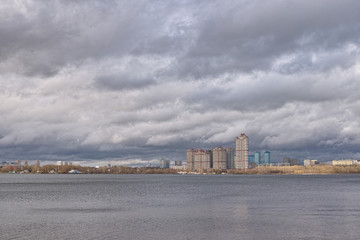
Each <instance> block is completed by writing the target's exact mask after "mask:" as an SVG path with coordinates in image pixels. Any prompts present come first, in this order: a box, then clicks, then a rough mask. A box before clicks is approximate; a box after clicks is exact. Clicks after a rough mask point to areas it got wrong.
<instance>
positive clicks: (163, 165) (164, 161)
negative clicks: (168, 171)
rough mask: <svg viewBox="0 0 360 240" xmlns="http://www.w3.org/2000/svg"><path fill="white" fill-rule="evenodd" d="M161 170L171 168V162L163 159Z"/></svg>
mask: <svg viewBox="0 0 360 240" xmlns="http://www.w3.org/2000/svg"><path fill="white" fill-rule="evenodd" d="M160 168H170V161H169V160H165V159H161V160H160Z"/></svg>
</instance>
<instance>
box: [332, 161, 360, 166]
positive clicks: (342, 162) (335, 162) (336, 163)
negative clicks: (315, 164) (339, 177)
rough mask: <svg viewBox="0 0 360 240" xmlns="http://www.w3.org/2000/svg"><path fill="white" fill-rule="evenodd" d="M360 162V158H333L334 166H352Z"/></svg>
mask: <svg viewBox="0 0 360 240" xmlns="http://www.w3.org/2000/svg"><path fill="white" fill-rule="evenodd" d="M357 164H360V162H359V160H354V159H344V160H333V161H332V165H334V166H351V165H357Z"/></svg>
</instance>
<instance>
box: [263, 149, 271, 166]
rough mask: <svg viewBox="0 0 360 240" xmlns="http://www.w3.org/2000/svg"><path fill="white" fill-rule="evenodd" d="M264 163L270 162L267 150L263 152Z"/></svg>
mask: <svg viewBox="0 0 360 240" xmlns="http://www.w3.org/2000/svg"><path fill="white" fill-rule="evenodd" d="M264 163H265V164H270V152H269V151H265V152H264Z"/></svg>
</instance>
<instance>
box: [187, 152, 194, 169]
mask: <svg viewBox="0 0 360 240" xmlns="http://www.w3.org/2000/svg"><path fill="white" fill-rule="evenodd" d="M195 153H196V150H195V149H192V148H191V149H188V150H187V151H186V161H187V168H188V169H189V170H195Z"/></svg>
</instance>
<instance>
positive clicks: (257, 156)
mask: <svg viewBox="0 0 360 240" xmlns="http://www.w3.org/2000/svg"><path fill="white" fill-rule="evenodd" d="M254 161H255V163H256V164H257V165H260V164H261V153H260V152H256V153H255V154H254Z"/></svg>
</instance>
